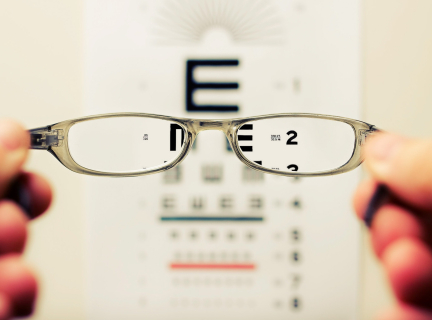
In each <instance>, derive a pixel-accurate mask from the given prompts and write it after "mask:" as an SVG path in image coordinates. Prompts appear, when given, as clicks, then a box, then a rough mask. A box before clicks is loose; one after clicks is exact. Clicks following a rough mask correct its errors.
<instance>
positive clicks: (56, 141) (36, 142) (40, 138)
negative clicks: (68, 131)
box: [29, 126, 64, 150]
mask: <svg viewBox="0 0 432 320" xmlns="http://www.w3.org/2000/svg"><path fill="white" fill-rule="evenodd" d="M29 133H30V149H42V150H49V149H50V147H61V146H62V144H63V139H64V135H63V130H62V129H56V130H52V129H51V126H46V127H42V128H36V129H31V130H29Z"/></svg>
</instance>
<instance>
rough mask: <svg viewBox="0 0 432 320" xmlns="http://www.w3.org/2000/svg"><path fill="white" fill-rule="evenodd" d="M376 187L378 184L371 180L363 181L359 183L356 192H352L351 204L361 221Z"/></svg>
mask: <svg viewBox="0 0 432 320" xmlns="http://www.w3.org/2000/svg"><path fill="white" fill-rule="evenodd" d="M377 186H378V182H377V181H376V180H374V179H372V178H369V179H365V180H363V181H362V182H360V184H359V185H358V187H357V189H356V191H355V192H354V196H353V198H352V204H353V207H354V210H355V212H356V214H357V217H358V218H359V219H361V220H363V217H364V215H365V213H366V207H367V205H368V203H369V201H370V199H371V198H372V195H373V193H374V192H375V190H376V188H377Z"/></svg>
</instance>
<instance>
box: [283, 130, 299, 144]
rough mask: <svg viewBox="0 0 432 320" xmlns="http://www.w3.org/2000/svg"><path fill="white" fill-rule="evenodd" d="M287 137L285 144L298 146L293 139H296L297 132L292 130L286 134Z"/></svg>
mask: <svg viewBox="0 0 432 320" xmlns="http://www.w3.org/2000/svg"><path fill="white" fill-rule="evenodd" d="M287 135H289V136H290V137H289V139H288V140H287V143H286V144H298V142H297V141H294V139H295V138H297V132H295V131H294V130H290V131H288V132H287Z"/></svg>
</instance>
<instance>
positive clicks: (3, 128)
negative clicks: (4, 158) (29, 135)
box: [0, 120, 23, 151]
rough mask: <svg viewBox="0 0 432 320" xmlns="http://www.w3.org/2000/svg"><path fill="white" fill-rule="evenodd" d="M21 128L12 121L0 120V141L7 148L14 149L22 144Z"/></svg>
mask: <svg viewBox="0 0 432 320" xmlns="http://www.w3.org/2000/svg"><path fill="white" fill-rule="evenodd" d="M21 131H22V130H21V128H20V127H19V126H18V125H17V124H15V123H14V122H10V121H7V120H3V121H0V143H1V144H2V145H3V147H4V148H6V149H8V150H11V151H12V150H15V149H18V148H19V147H21V146H22V141H23V137H22V132H21Z"/></svg>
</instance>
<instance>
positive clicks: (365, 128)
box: [30, 112, 379, 177]
mask: <svg viewBox="0 0 432 320" xmlns="http://www.w3.org/2000/svg"><path fill="white" fill-rule="evenodd" d="M111 117H146V118H156V119H162V120H167V121H170V122H174V123H177V124H178V125H180V126H181V127H182V128H183V130H185V141H184V147H183V150H182V152H181V153H180V155H179V156H178V157H177V158H176V159H175V160H174V161H173V162H171V163H169V164H167V165H165V166H161V167H159V168H155V169H152V170H143V171H135V172H130V173H112V172H102V171H95V170H91V169H87V168H85V167H82V166H80V165H79V164H77V163H76V162H75V161H74V160H73V158H72V156H71V154H70V152H69V147H68V134H69V129H70V128H71V127H72V126H73V125H74V124H76V123H79V122H83V121H91V120H95V119H104V118H111ZM288 117H302V118H319V119H327V120H333V121H339V122H344V123H346V124H348V125H350V126H351V127H352V129H353V130H354V134H355V141H354V148H353V153H352V155H351V158H350V159H349V160H348V161H347V162H346V163H345V164H344V165H342V166H340V167H338V168H336V169H333V170H328V171H320V172H311V173H299V172H282V171H278V170H272V169H268V168H264V167H262V166H260V165H258V164H256V163H255V162H252V161H249V160H248V159H246V158H245V156H244V155H243V153H242V151H241V149H240V146H239V144H238V140H237V134H238V130H239V128H240V127H241V126H242V125H243V124H245V123H247V122H251V121H258V120H262V119H271V118H288ZM205 130H219V131H222V132H224V133H225V135H226V137H227V138H228V141H229V143H230V145H231V148H232V150H233V151H234V153H235V154H236V156H237V157H238V158H239V159H240V161H242V162H243V163H244V164H245V165H247V166H248V167H250V168H252V169H255V170H259V171H263V172H266V173H270V174H276V175H281V176H287V177H317V176H328V175H336V174H341V173H344V172H348V171H350V170H353V169H355V168H356V167H358V166H359V165H360V164H361V163H362V161H363V159H362V158H361V147H362V145H363V143H364V141H365V140H366V137H367V136H368V135H370V134H372V133H374V132H376V131H379V130H378V129H377V128H376V127H375V126H374V125H371V124H368V123H366V122H363V121H359V120H354V119H349V118H344V117H338V116H330V115H322V114H312V113H281V114H270V115H261V116H255V117H246V118H236V119H217V120H208V119H189V118H177V117H170V116H164V115H156V114H147V113H133V112H124V113H110V114H101V115H94V116H88V117H82V118H77V119H72V120H66V121H62V122H59V123H56V124H53V125H49V126H46V127H42V128H36V129H32V130H30V135H31V145H30V148H31V149H39V150H47V151H48V152H50V153H51V154H52V155H53V156H54V157H56V158H57V160H58V161H60V162H61V163H62V164H63V165H64V166H65V167H66V168H68V169H70V170H72V171H74V172H77V173H81V174H87V175H94V176H110V177H133V176H142V175H147V174H153V173H159V172H163V171H166V170H169V169H171V168H173V167H175V166H176V165H178V164H179V163H180V162H181V161H183V160H184V158H185V157H186V156H187V154H188V153H189V151H190V150H191V148H192V145H193V143H194V141H195V139H196V137H197V135H198V134H199V133H200V132H202V131H205ZM113 148H115V146H113Z"/></svg>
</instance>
